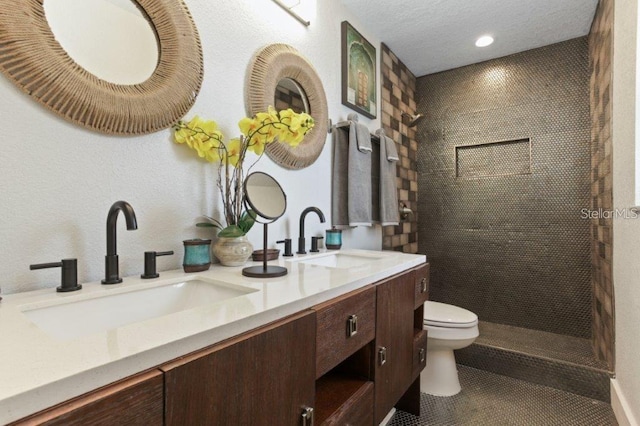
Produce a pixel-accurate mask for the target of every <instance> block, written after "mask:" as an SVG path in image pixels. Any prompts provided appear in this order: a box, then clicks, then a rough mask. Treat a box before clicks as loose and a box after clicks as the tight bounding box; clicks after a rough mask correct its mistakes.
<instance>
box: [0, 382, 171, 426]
mask: <svg viewBox="0 0 640 426" xmlns="http://www.w3.org/2000/svg"><path fill="white" fill-rule="evenodd" d="M162 394H163V380H162V372H161V371H159V370H151V371H148V372H145V373H141V374H137V375H135V376H132V377H128V378H126V379H124V380H122V381H119V382H116V383H113V384H110V385H107V386H105V387H103V388H100V389H97V390H95V391H92V392H89V393H87V394H84V395H81V396H79V397H77V398H74V399H72V400H69V401H66V402H63V403H62V404H59V405H56V406H55V407H52V408H50V409H48V410H45V411H42V412H40V413H37V414H35V415H33V416H29V417H27V418H24V419H21V420H18V421H17V422H14V423H11V424H10V426H18V425H19V426H27V425H29V426H31V425H47V426H85V425H91V426H113V425H127V426H137V425H139V426H148V425H162V421H163V420H162V418H163V412H162V410H163V403H162Z"/></svg>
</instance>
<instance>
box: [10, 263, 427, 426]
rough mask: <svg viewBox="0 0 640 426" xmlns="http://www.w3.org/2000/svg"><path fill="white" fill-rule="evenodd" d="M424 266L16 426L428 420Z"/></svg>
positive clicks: (71, 402) (39, 414) (355, 423)
mask: <svg viewBox="0 0 640 426" xmlns="http://www.w3.org/2000/svg"><path fill="white" fill-rule="evenodd" d="M428 277H429V265H428V264H424V265H421V266H419V267H417V268H414V269H412V270H409V271H406V272H403V273H400V274H398V275H396V276H393V277H391V278H388V279H385V280H383V281H380V282H378V283H374V284H373V285H369V286H366V287H363V288H361V289H358V290H355V291H353V292H351V293H348V294H345V295H342V296H339V297H337V298H335V299H332V300H329V301H327V302H324V303H322V304H319V305H317V306H315V307H313V308H312V309H311V310H306V311H302V312H299V313H298V314H295V315H293V316H290V317H288V318H285V319H282V320H279V321H276V322H274V323H272V324H268V325H266V326H263V327H260V328H257V329H255V330H251V331H249V332H247V333H244V334H242V335H239V336H236V337H233V338H231V339H229V340H226V341H223V342H220V343H217V344H215V345H213V346H210V347H208V348H205V349H202V350H199V351H196V352H194V353H192V354H189V355H185V356H183V357H181V358H178V359H176V360H173V361H171V362H169V363H167V364H164V365H162V366H160V367H158V368H157V369H154V370H149V371H147V372H145V373H141V374H138V375H136V376H133V377H130V378H128V379H125V380H122V381H120V382H116V383H114V384H112V385H109V386H105V387H104V388H101V389H98V390H96V391H94V392H90V393H88V394H86V395H82V396H80V397H78V398H74V399H72V400H70V401H67V402H65V403H62V404H59V405H58V406H55V407H53V408H50V409H48V410H45V411H43V412H41V413H37V414H35V415H32V416H30V417H27V418H25V419H22V420H20V421H18V422H16V423H14V425H36V424H46V425H65V426H66V425H87V424H91V425H127V426H129V425H162V424H165V425H168V426H188V425H252V426H259V425H269V426H271V425H278V426H281V425H282V426H286V425H292V426H293V425H295V426H300V425H303V426H304V425H312V424H316V425H343V424H353V425H377V424H379V423H380V421H382V420H383V419H384V417H385V416H386V415H387V414H388V413H389V411H390V410H391V409H392V408H393V407H394V406H395V407H398V408H400V409H402V410H405V411H408V412H411V413H412V414H416V415H417V414H419V413H420V379H419V375H420V372H421V371H422V369H423V368H424V366H425V364H426V362H425V361H426V343H427V332H426V331H424V330H422V323H423V319H422V318H423V306H422V304H423V303H424V301H425V300H426V299H427V297H428Z"/></svg>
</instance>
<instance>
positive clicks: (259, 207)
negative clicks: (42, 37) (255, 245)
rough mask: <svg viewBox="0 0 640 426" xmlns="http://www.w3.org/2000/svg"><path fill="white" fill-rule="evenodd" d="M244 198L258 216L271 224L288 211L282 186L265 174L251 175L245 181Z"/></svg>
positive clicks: (256, 173) (255, 173)
mask: <svg viewBox="0 0 640 426" xmlns="http://www.w3.org/2000/svg"><path fill="white" fill-rule="evenodd" d="M244 196H245V201H246V202H247V204H248V205H249V207H250V208H251V209H252V210H253V211H255V212H256V213H257V214H258V216H260V217H262V218H264V219H267V220H269V221H271V222H273V221H274V220H276V219H277V218H279V217H280V216H282V215H283V214H284V212H285V210H286V209H287V197H286V195H285V194H284V191H283V190H282V187H281V186H280V184H279V183H278V182H277V181H276V180H275V179H274V178H273V177H271V176H270V175H268V174H266V173H263V172H254V173H251V174H250V175H249V176H247V178H246V179H245V181H244Z"/></svg>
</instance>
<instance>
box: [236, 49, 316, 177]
mask: <svg viewBox="0 0 640 426" xmlns="http://www.w3.org/2000/svg"><path fill="white" fill-rule="evenodd" d="M283 78H290V79H292V80H294V81H296V82H297V83H298V84H299V85H300V87H302V89H303V91H304V93H305V94H306V96H307V100H308V103H309V108H310V111H309V114H310V115H311V116H312V117H313V118H314V120H315V127H314V128H313V129H311V131H310V132H309V133H308V134H307V135H306V136H305V138H304V141H303V142H302V143H301V144H300V145H298V146H297V147H295V148H293V147H291V146H289V145H287V144H284V143H272V144H269V145H267V149H266V152H267V155H268V156H269V158H271V159H272V160H273V161H274V162H275V163H276V164H279V165H280V166H282V167H284V168H286V169H292V170H298V169H303V168H305V167H308V166H310V165H311V164H313V163H314V162H315V161H316V160H317V159H318V157H319V156H320V153H321V152H322V148H323V147H324V144H325V141H326V139H327V128H328V122H329V112H328V110H327V97H326V95H325V92H324V88H323V86H322V81H321V80H320V77H318V74H317V73H316V70H315V69H314V68H313V65H311V63H309V61H307V59H306V58H305V57H304V56H302V55H300V53H298V51H297V50H296V49H294V48H293V47H291V46H289V45H287V44H270V45H268V46H266V47H264V48H262V49H261V50H259V51H258V52H257V53H256V54H255V55H254V57H253V59H252V60H251V62H250V64H249V70H248V73H247V79H246V82H245V106H246V109H247V114H248V115H249V116H253V115H255V114H256V113H258V112H260V111H266V109H267V107H268V106H269V105H273V104H274V97H275V93H276V87H277V86H278V83H279V82H280V80H282V79H283Z"/></svg>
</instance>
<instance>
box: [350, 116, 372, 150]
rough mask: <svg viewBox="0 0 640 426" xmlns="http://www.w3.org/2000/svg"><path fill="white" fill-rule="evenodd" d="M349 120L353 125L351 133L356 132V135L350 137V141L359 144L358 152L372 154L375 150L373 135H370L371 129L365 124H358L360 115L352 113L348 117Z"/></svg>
mask: <svg viewBox="0 0 640 426" xmlns="http://www.w3.org/2000/svg"><path fill="white" fill-rule="evenodd" d="M347 120H349V122H350V123H351V125H350V126H349V128H350V131H351V132H355V134H350V135H349V141H350V142H351V141H354V140H355V141H356V143H357V144H358V151H360V152H364V153H366V152H371V151H373V148H372V147H371V133H369V129H368V128H367V126H365V125H364V124H360V123H358V114H356V113H351V114H349V115H347Z"/></svg>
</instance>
